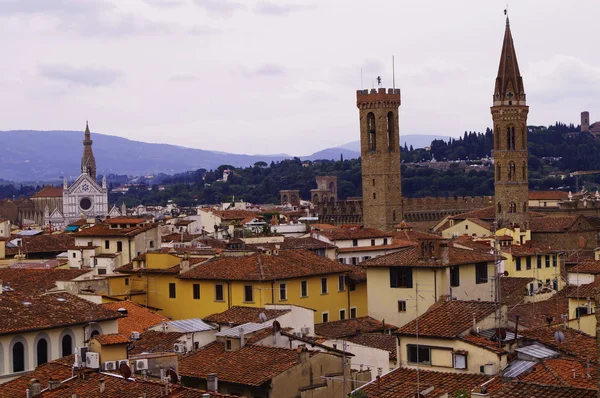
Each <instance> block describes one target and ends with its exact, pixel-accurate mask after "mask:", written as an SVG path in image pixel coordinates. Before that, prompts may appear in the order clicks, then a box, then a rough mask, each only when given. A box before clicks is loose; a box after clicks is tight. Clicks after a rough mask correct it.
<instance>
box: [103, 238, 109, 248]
mask: <svg viewBox="0 0 600 398" xmlns="http://www.w3.org/2000/svg"><path fill="white" fill-rule="evenodd" d="M104 248H105V249H110V241H109V240H105V241H104Z"/></svg>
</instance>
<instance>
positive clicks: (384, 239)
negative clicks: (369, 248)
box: [383, 238, 387, 246]
mask: <svg viewBox="0 0 600 398" xmlns="http://www.w3.org/2000/svg"><path fill="white" fill-rule="evenodd" d="M383 245H384V246H385V245H387V238H383Z"/></svg>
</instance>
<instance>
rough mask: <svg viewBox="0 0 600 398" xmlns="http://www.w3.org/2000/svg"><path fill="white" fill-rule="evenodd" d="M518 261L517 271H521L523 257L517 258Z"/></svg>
mask: <svg viewBox="0 0 600 398" xmlns="http://www.w3.org/2000/svg"><path fill="white" fill-rule="evenodd" d="M516 261H517V264H516V267H517V271H521V257H517V259H516Z"/></svg>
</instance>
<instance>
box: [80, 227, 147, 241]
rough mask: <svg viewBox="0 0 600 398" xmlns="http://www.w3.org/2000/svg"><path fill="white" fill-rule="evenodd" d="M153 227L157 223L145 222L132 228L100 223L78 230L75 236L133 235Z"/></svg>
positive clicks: (108, 236)
mask: <svg viewBox="0 0 600 398" xmlns="http://www.w3.org/2000/svg"><path fill="white" fill-rule="evenodd" d="M153 228H156V224H145V225H143V226H141V227H130V228H110V227H109V226H108V225H107V224H98V225H94V226H93V227H89V228H85V229H82V230H80V231H78V232H75V233H74V235H75V237H78V238H79V237H84V236H91V237H95V236H99V237H107V238H110V237H119V236H123V237H133V236H136V235H138V234H140V233H142V232H145V231H149V230H151V229H153Z"/></svg>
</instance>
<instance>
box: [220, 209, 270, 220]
mask: <svg viewBox="0 0 600 398" xmlns="http://www.w3.org/2000/svg"><path fill="white" fill-rule="evenodd" d="M211 212H212V213H213V214H214V215H216V216H218V217H220V218H221V220H223V221H233V220H243V219H244V218H249V217H252V218H255V217H258V216H259V214H258V213H256V212H253V211H248V210H212V211H211Z"/></svg>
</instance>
